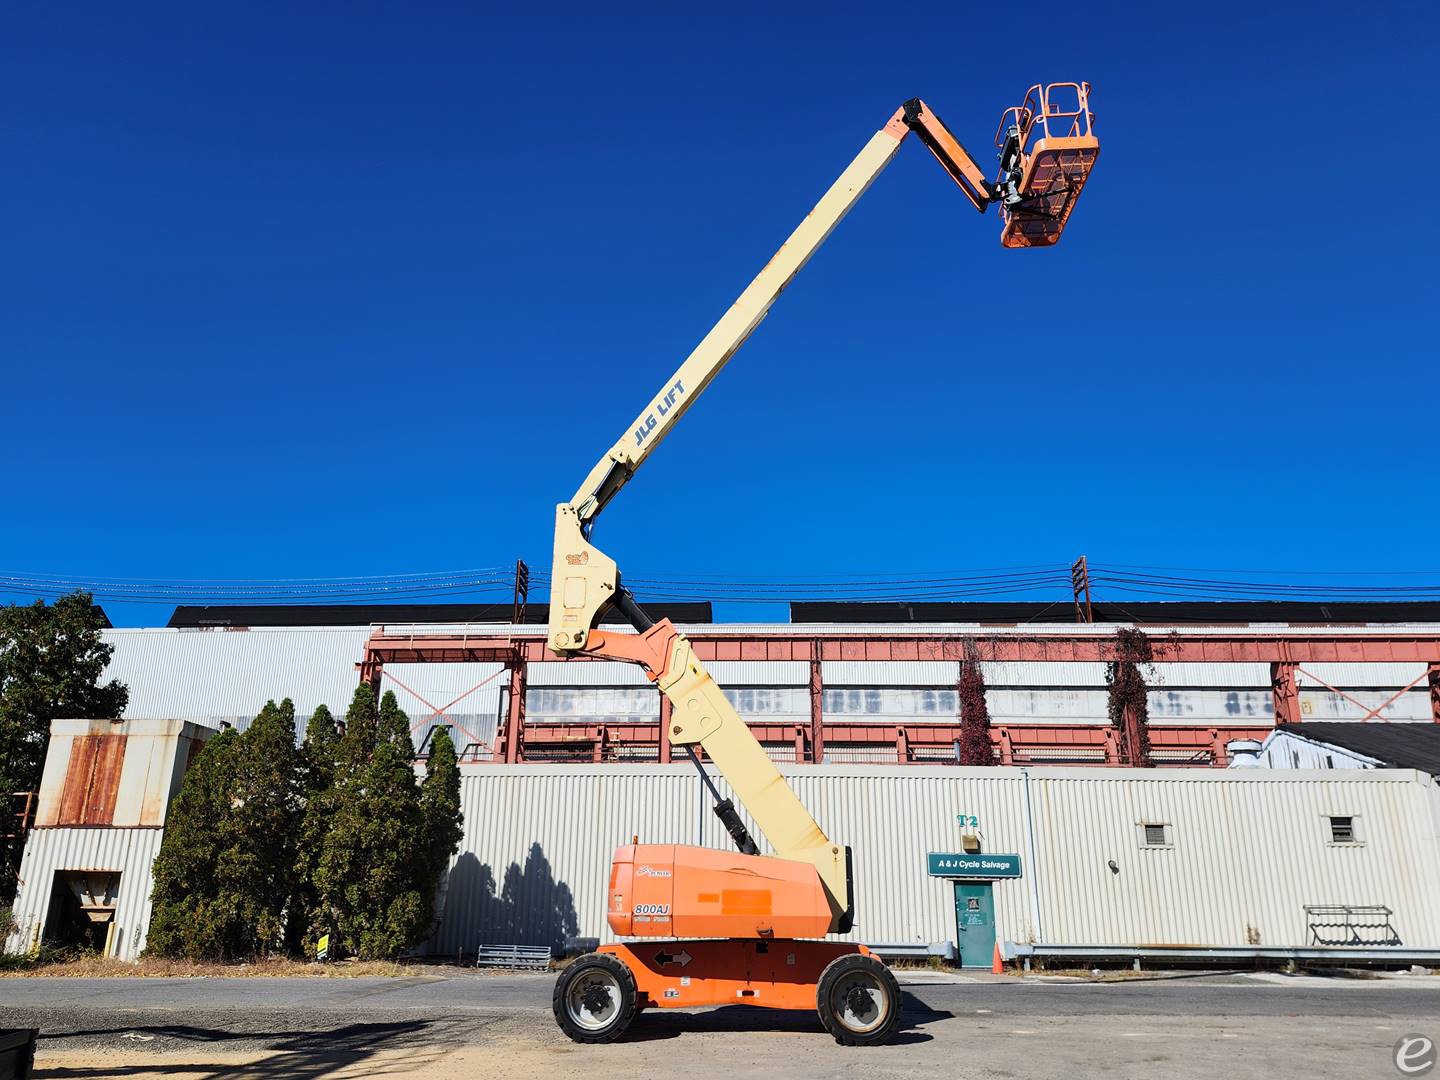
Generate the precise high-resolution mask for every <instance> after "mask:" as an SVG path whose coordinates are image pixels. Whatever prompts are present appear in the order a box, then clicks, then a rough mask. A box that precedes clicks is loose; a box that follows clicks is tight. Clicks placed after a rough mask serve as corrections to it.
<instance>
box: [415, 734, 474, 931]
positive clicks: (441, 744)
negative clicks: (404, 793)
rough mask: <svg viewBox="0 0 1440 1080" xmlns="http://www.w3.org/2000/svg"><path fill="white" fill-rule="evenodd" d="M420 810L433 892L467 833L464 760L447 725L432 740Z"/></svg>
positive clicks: (435, 906)
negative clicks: (457, 753) (462, 779)
mask: <svg viewBox="0 0 1440 1080" xmlns="http://www.w3.org/2000/svg"><path fill="white" fill-rule="evenodd" d="M420 810H421V813H422V815H423V816H424V820H425V837H426V840H427V842H428V850H427V852H426V857H427V862H426V865H425V867H424V868H423V873H424V875H425V877H424V881H425V882H427V883H428V884H429V886H430V891H431V894H432V896H433V895H434V894H435V893H436V892H438V890H439V887H440V881H441V879H442V877H443V876H444V874H445V871H446V869H448V867H449V866H450V857H451V856H452V855H454V854H455V852H456V851H458V850H459V849H460V840H461V838H462V837H463V836H464V828H463V822H464V815H463V814H462V813H461V811H460V762H459V759H458V758H457V757H456V756H455V744H454V743H453V742H452V741H451V739H450V732H449V730H448V729H446V728H443V727H437V728H436V729H435V735H434V738H432V739H431V741H430V757H429V759H428V760H427V761H426V762H425V779H424V780H423V781H422V782H421V784H420ZM430 908H431V910H432V911H434V914H435V916H436V917H437V918H438V917H439V915H440V911H439V910H438V904H437V903H435V902H434V901H433V900H432V903H431V905H430Z"/></svg>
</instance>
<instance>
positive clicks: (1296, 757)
mask: <svg viewBox="0 0 1440 1080" xmlns="http://www.w3.org/2000/svg"><path fill="white" fill-rule="evenodd" d="M1258 760H1259V761H1260V763H1261V765H1263V766H1264V767H1265V768H1267V769H1374V768H1378V767H1379V766H1380V765H1382V764H1384V763H1383V762H1381V761H1377V760H1376V759H1375V758H1372V757H1366V756H1365V755H1364V754H1357V753H1355V752H1354V751H1353V750H1346V749H1345V748H1344V747H1343V746H1331V745H1329V744H1328V743H1327V744H1323V745H1322V744H1319V743H1313V742H1311V741H1310V740H1309V739H1307V738H1305V737H1304V736H1303V735H1295V734H1292V733H1291V732H1289V731H1286V730H1284V729H1283V728H1276V729H1275V730H1274V731H1272V732H1271V733H1270V734H1269V735H1268V736H1266V738H1265V745H1264V747H1263V748H1262V749H1261V751H1260V754H1259V757H1258ZM1232 767H1233V766H1232Z"/></svg>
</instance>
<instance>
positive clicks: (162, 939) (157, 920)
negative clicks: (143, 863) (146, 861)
mask: <svg viewBox="0 0 1440 1080" xmlns="http://www.w3.org/2000/svg"><path fill="white" fill-rule="evenodd" d="M239 741H240V733H239V732H237V731H235V730H234V729H230V728H227V729H226V730H224V731H221V732H220V733H219V734H217V735H215V736H214V737H212V738H211V739H210V741H209V742H207V743H206V744H205V746H204V748H203V749H202V750H201V751H200V753H199V755H198V756H197V757H196V758H195V760H194V762H192V763H191V765H190V768H189V769H188V770H187V771H186V773H185V779H184V781H183V782H182V783H181V785H180V793H179V794H178V795H177V796H176V797H175V801H174V802H173V803H171V804H170V811H169V814H168V815H167V817H166V821H165V835H164V838H163V839H162V840H161V842H160V853H159V854H158V855H157V856H156V857H155V863H154V867H153V869H152V871H151V876H152V878H153V881H154V885H153V888H152V890H151V893H150V897H151V902H152V905H153V914H152V915H151V917H150V934H149V937H148V938H147V940H146V945H145V951H146V952H147V953H149V954H152V955H155V956H176V957H189V958H191V959H200V958H204V957H215V956H223V955H226V954H227V952H228V950H229V945H230V929H229V925H230V920H229V917H228V915H227V914H226V913H225V912H224V911H222V910H221V908H220V906H219V905H218V903H217V899H216V898H217V896H218V893H219V889H218V883H217V868H218V866H219V862H220V850H221V847H222V839H221V833H220V830H219V829H218V828H217V827H216V826H217V824H218V823H219V821H220V820H221V819H222V818H223V817H224V815H225V812H226V810H227V809H228V806H229V799H230V791H231V788H232V787H233V772H234V768H235V763H236V757H237V754H238V750H239Z"/></svg>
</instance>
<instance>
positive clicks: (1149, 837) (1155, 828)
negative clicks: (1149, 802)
mask: <svg viewBox="0 0 1440 1080" xmlns="http://www.w3.org/2000/svg"><path fill="white" fill-rule="evenodd" d="M1174 843H1175V841H1174V838H1173V836H1172V835H1171V832H1170V826H1169V825H1164V824H1161V823H1159V822H1148V821H1145V822H1141V823H1140V846H1141V847H1173V846H1174Z"/></svg>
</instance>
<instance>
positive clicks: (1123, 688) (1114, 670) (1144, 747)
mask: <svg viewBox="0 0 1440 1080" xmlns="http://www.w3.org/2000/svg"><path fill="white" fill-rule="evenodd" d="M1155 653H1156V649H1155V647H1154V646H1153V645H1152V644H1151V642H1150V638H1149V637H1147V636H1146V635H1145V633H1144V632H1143V631H1140V630H1137V629H1135V628H1134V627H1125V628H1123V629H1121V630H1117V631H1116V632H1115V659H1114V660H1112V661H1111V662H1110V663H1109V664H1107V665H1106V667H1105V682H1106V683H1107V684H1108V685H1109V687H1110V690H1109V702H1108V703H1109V713H1110V723H1111V724H1113V725H1114V727H1115V730H1116V731H1117V732H1118V733H1119V735H1120V759H1121V760H1122V761H1123V762H1124V763H1125V764H1126V765H1131V766H1134V767H1137V768H1144V769H1150V768H1154V766H1155V762H1154V759H1153V758H1152V756H1151V752H1150V710H1149V706H1148V704H1147V702H1146V699H1145V692H1146V686H1145V677H1144V676H1143V675H1142V674H1141V672H1140V665H1142V664H1149V663H1153V662H1154V660H1155Z"/></svg>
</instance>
